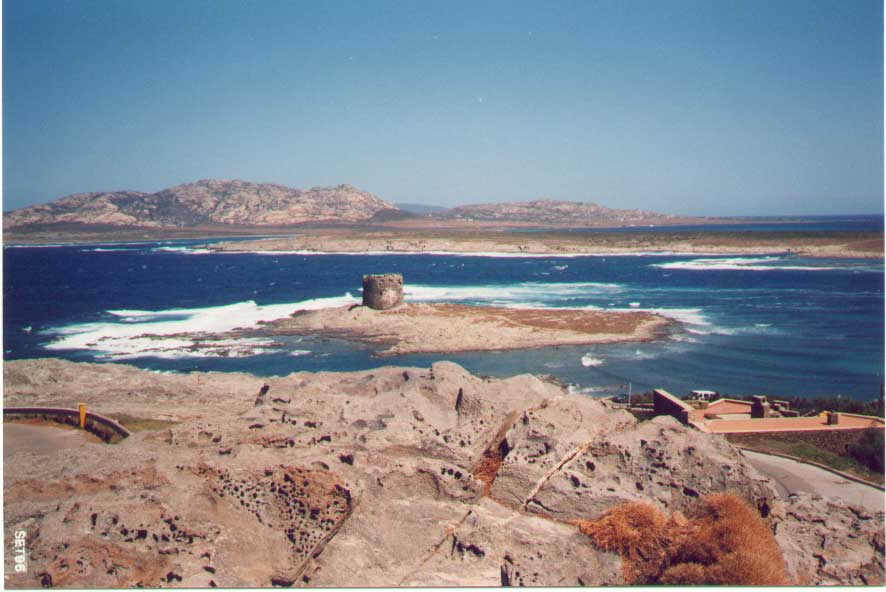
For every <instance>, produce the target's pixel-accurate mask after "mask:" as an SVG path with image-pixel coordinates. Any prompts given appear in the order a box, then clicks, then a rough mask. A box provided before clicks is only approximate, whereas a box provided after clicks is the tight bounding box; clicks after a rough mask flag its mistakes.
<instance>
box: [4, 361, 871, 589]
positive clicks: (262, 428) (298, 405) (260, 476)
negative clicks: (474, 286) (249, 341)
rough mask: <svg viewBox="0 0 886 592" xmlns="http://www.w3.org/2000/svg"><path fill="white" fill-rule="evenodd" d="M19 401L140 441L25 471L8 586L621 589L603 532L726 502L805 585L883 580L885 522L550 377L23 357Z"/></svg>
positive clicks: (13, 479) (14, 467) (708, 438)
mask: <svg viewBox="0 0 886 592" xmlns="http://www.w3.org/2000/svg"><path fill="white" fill-rule="evenodd" d="M263 385H266V386H267V387H268V388H263ZM4 386H5V394H4V403H5V404H6V405H23V404H27V405H34V406H37V405H44V406H50V405H51V406H62V407H70V406H75V405H76V404H77V403H78V402H85V403H86V404H87V406H88V407H89V408H90V409H93V410H95V411H97V412H101V413H103V414H105V415H107V416H110V417H115V418H119V419H120V420H121V421H124V422H128V423H129V424H130V425H133V426H135V425H139V426H142V427H141V428H140V429H139V430H135V429H133V431H134V433H133V435H132V436H130V437H129V438H127V439H125V440H123V441H122V442H121V443H119V444H114V445H106V444H84V445H83V446H82V447H80V448H76V449H64V450H57V451H53V452H52V453H51V454H46V453H40V452H35V451H31V452H29V451H22V452H18V453H17V454H16V455H15V456H13V457H12V458H11V459H7V461H6V462H5V464H4V472H5V475H4V476H5V485H4V487H5V489H4V494H5V507H4V524H5V527H6V536H7V538H8V539H9V540H7V541H6V542H7V544H10V542H11V538H10V537H12V533H13V532H15V531H17V530H23V531H25V532H27V545H28V553H29V558H28V571H27V573H26V574H16V573H15V572H14V571H13V570H12V569H11V567H12V564H11V563H10V562H11V559H10V558H9V555H7V562H8V563H7V566H6V574H7V576H6V582H5V584H6V586H7V587H8V588H23V587H30V588H33V587H39V586H41V585H52V586H55V587H130V586H136V585H144V586H176V587H182V586H184V587H206V586H219V587H242V586H272V585H274V586H338V587H342V586H361V587H365V586H426V585H433V586H499V585H508V584H509V585H547V586H575V585H592V586H593V585H619V584H625V583H629V581H630V580H628V579H626V577H627V576H628V575H629V573H630V572H629V571H628V570H626V566H627V564H626V563H625V562H626V561H628V559H627V558H625V557H623V556H621V555H620V554H619V553H618V552H615V551H612V550H605V549H603V548H601V547H600V546H599V544H595V543H594V542H593V541H592V539H591V538H590V537H589V536H586V535H585V534H582V533H584V532H586V530H587V529H588V527H587V524H588V521H594V520H597V519H599V518H600V517H601V516H603V515H606V514H607V512H609V511H611V510H613V509H614V508H618V507H623V505H624V504H626V503H635V502H643V503H647V504H650V505H652V506H653V507H654V508H657V509H659V510H661V511H666V512H668V513H672V514H673V516H674V517H675V518H673V520H676V521H677V522H674V524H684V523H685V521H684V522H680V520H681V519H680V518H679V516H680V513H681V512H685V513H688V514H687V515H691V513H692V511H693V510H692V508H693V507H695V505H696V504H697V503H698V501H699V498H702V499H704V498H705V496H707V495H709V494H714V493H719V492H724V491H731V492H733V493H735V494H736V495H738V496H739V497H740V498H742V499H743V500H745V502H746V503H747V504H749V505H750V507H751V508H754V509H755V512H757V513H758V514H759V516H760V518H761V519H762V520H764V521H765V524H766V525H767V529H768V530H769V531H770V532H771V533H772V535H773V537H774V541H775V543H777V549H778V551H779V552H780V554H781V555H782V556H783V560H784V565H785V566H786V577H787V579H788V580H789V581H790V582H792V583H795V584H807V585H809V584H811V585H814V584H843V585H849V584H868V585H873V584H882V583H883V581H884V579H883V569H884V567H883V560H884V559H883V552H884V540H883V513H882V512H879V513H876V514H871V513H868V512H865V511H864V510H863V509H860V508H855V507H850V506H847V505H846V504H844V503H843V502H840V501H836V500H827V499H821V498H817V497H815V496H809V495H803V496H793V497H791V498H788V499H778V498H777V493H776V492H775V490H774V489H773V487H772V485H771V483H770V482H769V481H768V479H766V478H765V477H763V476H761V475H760V474H759V473H757V472H756V471H755V470H754V469H753V468H752V467H751V466H750V465H749V464H748V463H747V462H746V461H745V459H744V458H743V456H742V455H741V453H740V452H739V451H738V450H737V449H736V448H734V447H732V446H731V445H730V444H729V443H728V442H727V441H726V440H725V439H723V438H722V437H719V436H715V435H709V434H703V433H701V432H698V431H694V430H692V429H690V428H687V427H685V426H682V425H680V424H678V423H677V422H676V421H675V420H673V419H672V418H669V417H660V418H656V419H654V420H650V421H645V422H638V420H636V419H635V418H634V417H633V416H632V415H630V414H628V413H627V412H625V411H621V410H616V409H611V408H608V407H607V406H606V405H605V404H604V403H603V402H601V401H599V400H595V399H592V398H589V397H586V396H581V395H575V394H570V393H568V392H567V391H566V390H564V389H563V388H562V387H561V386H559V385H556V384H553V383H550V382H546V381H543V380H540V379H539V378H536V377H534V376H530V375H521V376H515V377H512V378H509V379H504V380H494V379H482V378H479V377H476V376H473V375H471V374H470V373H468V372H466V371H465V370H464V369H462V368H461V367H459V366H457V365H455V364H452V363H448V362H440V363H436V364H434V365H433V366H432V367H431V368H399V367H382V368H376V369H373V370H369V371H363V372H350V373H305V372H299V373H294V374H290V375H288V376H285V377H278V378H270V379H260V378H258V377H255V376H251V375H248V374H235V373H190V374H166V373H155V372H150V371H145V370H139V369H136V368H134V367H130V366H126V365H117V364H80V363H73V362H67V361H62V360H57V359H42V360H21V361H12V362H7V363H6V364H5V365H4ZM47 429H49V428H47ZM576 521H580V524H581V526H580V527H579V526H577V524H579V522H576ZM591 524H594V523H591ZM669 524H671V523H670V522H669ZM8 548H12V547H11V546H10V547H8Z"/></svg>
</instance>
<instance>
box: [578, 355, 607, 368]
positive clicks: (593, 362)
mask: <svg viewBox="0 0 886 592" xmlns="http://www.w3.org/2000/svg"><path fill="white" fill-rule="evenodd" d="M604 363H605V362H604V361H603V360H601V359H600V358H595V357H593V356H592V355H591V354H585V355H583V356H582V357H581V365H582V366H584V367H585V368H589V367H591V366H594V367H597V366H602V365H603V364H604Z"/></svg>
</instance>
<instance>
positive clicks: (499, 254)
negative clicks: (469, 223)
mask: <svg viewBox="0 0 886 592" xmlns="http://www.w3.org/2000/svg"><path fill="white" fill-rule="evenodd" d="M154 250H157V249H154ZM167 251H168V252H175V253H181V254H186V255H210V254H215V255H264V256H278V255H299V256H303V257H310V256H320V257H327V256H335V255H343V256H363V257H366V256H371V257H378V256H382V255H433V256H441V257H486V258H491V259H575V258H578V257H603V258H606V257H650V256H651V257H659V256H667V257H695V256H700V255H701V256H704V255H723V254H724V253H703V252H683V251H637V252H631V253H528V252H513V251H393V250H391V251H388V250H384V251H315V250H311V249H293V250H279V251H276V250H275V251H262V250H243V251H221V250H219V251H214V250H211V249H199V248H193V247H176V248H172V249H167ZM725 254H727V255H728V254H731V253H725Z"/></svg>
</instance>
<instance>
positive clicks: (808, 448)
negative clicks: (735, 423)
mask: <svg viewBox="0 0 886 592" xmlns="http://www.w3.org/2000/svg"><path fill="white" fill-rule="evenodd" d="M878 441H879V449H878V448H877V445H878V444H877V442H878ZM739 444H740V445H741V446H746V447H747V448H750V449H752V450H758V451H760V452H775V453H778V454H786V455H788V456H795V457H797V458H800V459H803V460H809V461H812V462H816V463H819V464H821V465H824V466H826V467H830V468H832V469H836V470H838V471H842V472H844V473H848V474H850V475H852V476H854V477H858V478H859V479H863V480H865V481H870V482H871V483H877V484H879V485H883V484H884V474H883V430H882V429H877V428H872V429H870V430H865V433H864V435H863V436H862V438H861V439H860V440H859V442H858V443H857V444H851V445H849V447H848V448H847V451H846V454H845V455H841V454H836V453H834V452H831V451H829V450H825V449H824V448H821V447H819V446H816V445H814V444H811V443H809V442H804V441H799V440H798V441H795V442H791V441H789V440H783V439H776V438H767V437H766V436H763V435H760V436H754V437H753V438H749V437H744V438H742V440H741V442H740V443H739ZM876 469H879V470H876Z"/></svg>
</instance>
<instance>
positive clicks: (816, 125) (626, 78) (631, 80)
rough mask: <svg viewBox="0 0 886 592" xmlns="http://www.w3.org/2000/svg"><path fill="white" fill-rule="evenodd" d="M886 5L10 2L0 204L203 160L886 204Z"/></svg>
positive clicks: (611, 196)
mask: <svg viewBox="0 0 886 592" xmlns="http://www.w3.org/2000/svg"><path fill="white" fill-rule="evenodd" d="M883 22H884V21H883V4H882V2H879V1H873V0H872V1H868V0H852V1H851V2H845V1H844V0H834V1H830V0H828V1H824V0H802V1H792V0H778V1H777V2H772V1H770V0H764V1H758V0H736V1H728V0H703V1H695V0H672V1H664V0H662V1H653V0H650V1H639V0H635V1H621V0H619V1H612V2H609V1H596V0H579V1H575V2H571V1H544V2H542V1H540V0H537V1H533V2H522V1H519V0H514V1H507V2H498V1H487V2H474V1H468V2H460V1H455V0H421V1H412V0H408V1H407V0H403V1H396V2H394V1H385V0H371V1H364V0H359V1H354V2H343V1H337V0H323V1H322V2H318V1H316V0H310V1H301V0H284V1H273V0H259V1H246V0H239V1H236V2H235V1H227V0H205V1H204V0H175V1H167V0H151V1H136V0H67V1H65V0H4V2H3V109H2V111H3V122H2V123H3V209H4V210H5V211H8V210H11V209H16V208H20V207H23V206H26V205H30V204H34V203H45V202H48V201H51V200H53V199H56V198H59V197H62V196H64V195H68V194H72V193H78V192H85V191H110V190H122V189H131V190H140V191H157V190H160V189H163V188H166V187H170V186H173V185H177V184H180V183H186V182H191V181H196V180H198V179H208V178H220V179H243V180H248V181H256V182H273V183H280V184H284V185H289V186H291V187H299V188H306V187H313V186H328V185H337V184H341V183H350V184H352V185H355V186H357V187H359V188H361V189H365V190H367V191H370V192H372V193H374V194H376V195H378V196H379V197H381V198H383V199H385V200H387V201H391V202H412V203H423V204H434V205H442V206H453V205H458V204H464V203H487V202H499V201H525V200H531V199H538V198H543V197H544V198H551V199H567V200H575V201H590V202H596V203H599V204H602V205H605V206H608V207H616V208H642V209H648V210H654V211H659V212H664V213H673V214H686V215H710V216H716V215H775V214H840V213H853V214H863V213H881V212H882V211H883V181H884V172H883V157H884V154H883Z"/></svg>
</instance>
